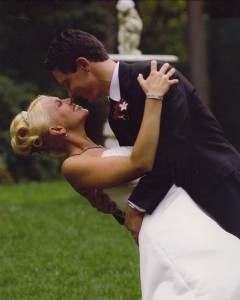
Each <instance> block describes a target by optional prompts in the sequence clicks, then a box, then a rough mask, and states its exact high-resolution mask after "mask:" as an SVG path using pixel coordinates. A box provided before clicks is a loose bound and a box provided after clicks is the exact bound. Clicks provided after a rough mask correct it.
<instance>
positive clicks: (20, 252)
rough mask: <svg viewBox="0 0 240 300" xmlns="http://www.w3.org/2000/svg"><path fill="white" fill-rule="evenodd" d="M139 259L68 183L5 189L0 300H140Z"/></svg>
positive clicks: (0, 204) (0, 218)
mask: <svg viewBox="0 0 240 300" xmlns="http://www.w3.org/2000/svg"><path fill="white" fill-rule="evenodd" d="M138 259H139V254H138V249H137V247H136V245H135V244H134V242H133V240H132V238H131V237H130V234H129V233H128V232H127V230H126V229H125V228H124V227H123V226H121V225H119V224H118V223H117V221H115V219H114V218H113V217H112V216H109V215H104V214H102V213H99V212H97V211H96V210H95V209H93V208H92V207H91V206H90V205H89V204H88V203H87V201H86V200H85V199H84V198H81V197H80V196H79V195H78V194H77V193H76V192H75V191H74V190H72V188H71V187H70V186H69V185H68V184H67V183H66V182H64V181H58V182H50V183H32V182H27V183H20V184H6V185H0V300H30V299H31V300H55V299H56V300H58V299H59V300H60V299H64V300H81V299H84V300H88V299H89V300H90V299H91V300H110V299H111V300H112V299H113V300H120V299H121V300H135V299H136V300H139V299H140V298H141V295H140V283H139V280H140V279H139V262H138Z"/></svg>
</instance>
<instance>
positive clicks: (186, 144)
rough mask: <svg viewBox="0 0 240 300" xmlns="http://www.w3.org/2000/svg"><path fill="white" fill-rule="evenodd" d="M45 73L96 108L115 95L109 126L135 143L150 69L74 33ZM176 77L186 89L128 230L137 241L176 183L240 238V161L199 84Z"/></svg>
mask: <svg viewBox="0 0 240 300" xmlns="http://www.w3.org/2000/svg"><path fill="white" fill-rule="evenodd" d="M162 64H163V63H162V62H158V67H159V68H160V67H161V66H162ZM45 67H46V69H47V70H48V71H50V72H52V74H53V76H54V77H55V78H56V79H57V81H58V82H59V83H60V84H61V85H62V86H64V87H65V88H66V90H67V91H68V94H69V96H70V97H74V96H82V97H84V98H87V99H88V101H89V102H92V103H94V102H96V101H97V99H98V97H99V96H100V95H101V94H104V95H106V96H109V97H110V113H109V124H110V126H111V128H112V130H113V132H114V134H115V136H116V138H117V140H118V142H119V144H120V145H121V146H126V145H127V146H130V145H133V144H134V142H135V139H136V136H137V133H138V130H139V127H140V124H141V120H142V116H143V109H144V102H145V95H144V93H143V92H142V90H141V88H140V86H139V84H138V82H137V77H138V74H139V73H142V74H143V76H144V77H145V78H146V77H147V76H148V74H149V71H150V63H149V62H141V63H134V64H126V63H124V62H120V63H116V62H114V61H113V60H111V59H109V56H108V54H107V52H106V50H105V48H104V46H103V44H102V43H101V42H100V41H99V40H98V39H96V38H95V37H94V36H92V35H90V34H89V33H87V32H83V31H81V30H77V29H69V30H65V31H63V32H62V33H61V34H59V35H57V36H56V37H55V38H54V40H53V41H52V43H51V45H50V47H49V51H48V54H47V56H46V60H45ZM173 78H178V79H179V84H177V85H174V86H173V87H171V89H170V90H169V92H168V93H167V94H166V95H165V97H164V99H163V111H162V119H161V132H160V140H159V147H158V152H157V155H156V160H155V164H154V167H153V170H152V172H150V173H148V174H147V175H146V176H144V177H142V178H141V180H140V181H139V183H138V185H137V186H136V188H135V190H134V191H133V193H132V195H131V196H130V198H129V205H128V208H127V210H126V214H125V225H126V226H127V228H128V229H129V230H130V231H131V232H132V234H133V235H134V236H135V239H136V240H137V238H138V233H139V231H140V228H141V222H142V219H143V216H144V214H145V213H148V214H151V213H152V212H153V211H154V210H155V208H156V207H157V206H158V204H159V203H160V202H161V200H162V199H163V198H164V196H165V195H166V194H167V192H168V190H169V189H170V187H171V186H172V185H173V184H174V183H175V184H176V185H178V186H181V187H183V188H184V189H185V190H186V191H187V192H188V194H189V195H190V196H191V197H192V198H193V199H194V200H195V201H196V202H197V203H198V205H199V206H200V207H202V208H203V209H204V210H205V211H206V212H207V213H208V214H209V215H210V216H211V217H212V218H214V219H215V220H216V221H217V222H218V223H219V224H220V225H221V226H222V227H223V228H224V229H225V230H226V231H228V232H230V233H232V234H234V235H236V236H238V237H240V218H239V216H240V155H239V153H238V152H237V151H236V149H234V147H233V146H232V145H231V144H230V143H229V141H228V140H227V139H226V137H225V135H224V132H223V130H222V128H221V126H220V125H219V124H218V122H217V121H216V119H215V118H214V116H213V115H212V114H211V112H210V111H209V110H208V108H207V107H206V106H205V105H204V103H203V101H202V100H201V99H200V98H199V96H198V95H197V92H196V90H195V88H194V87H193V86H192V85H191V83H190V82H189V81H188V80H187V79H186V78H185V77H184V76H183V75H182V74H181V73H180V72H176V73H175V75H174V76H173ZM153 130H154V128H153ZM149 134H151V132H149ZM149 147H151V145H149ZM100 196H101V195H100ZM88 198H89V200H91V201H92V200H93V199H91V196H89V197H88Z"/></svg>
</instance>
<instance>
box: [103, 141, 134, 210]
mask: <svg viewBox="0 0 240 300" xmlns="http://www.w3.org/2000/svg"><path fill="white" fill-rule="evenodd" d="M132 148H133V147H130V146H127V147H114V148H110V149H107V150H105V151H104V152H103V153H102V157H109V156H125V157H129V156H130V155H131V152H132ZM138 181H139V179H135V180H132V181H129V182H127V183H124V184H121V185H118V186H116V187H113V188H108V189H104V192H105V193H106V194H108V195H109V197H110V199H111V200H112V201H114V202H115V203H116V204H117V207H118V209H120V210H121V211H123V212H124V211H125V208H126V205H127V201H128V198H129V196H130V194H131V193H132V191H133V189H134V187H135V186H136V184H137V183H138Z"/></svg>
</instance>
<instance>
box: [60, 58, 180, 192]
mask: <svg viewBox="0 0 240 300" xmlns="http://www.w3.org/2000/svg"><path fill="white" fill-rule="evenodd" d="M168 68H169V64H164V65H163V66H162V68H161V69H160V71H157V62H156V61H152V62H151V72H150V75H149V77H148V78H147V79H146V80H144V79H143V77H142V75H139V77H138V81H139V84H140V85H141V87H142V89H143V91H144V92H145V94H155V95H159V96H164V95H165V93H166V92H167V91H168V90H169V88H170V86H171V85H173V84H176V83H177V82H178V81H177V80H176V79H173V80H171V79H169V78H170V77H171V76H172V75H173V74H174V72H175V70H174V69H171V70H170V71H168V72H167V69H168ZM166 72H167V73H166ZM161 111H162V101H161V100H155V99H151V98H147V99H146V103H145V109H144V116H143V120H142V124H141V127H140V130H139V134H138V137H137V140H136V142H135V144H134V147H133V151H132V155H131V156H130V157H104V158H103V157H101V156H96V155H94V156H93V155H91V153H87V152H86V153H85V154H84V155H83V156H74V157H71V158H69V159H66V160H65V162H64V163H63V166H62V171H63V174H64V176H65V177H66V179H67V180H68V181H69V182H70V183H71V184H72V185H73V187H74V188H75V189H83V188H84V189H93V188H94V189H101V188H108V187H113V186H116V185H118V184H121V183H124V182H127V181H129V180H131V179H133V178H136V177H139V176H141V175H142V174H144V173H146V172H148V171H150V170H151V168H152V166H153V163H154V159H155V154H156V150H157V146H158V140H159V134H160V118H161Z"/></svg>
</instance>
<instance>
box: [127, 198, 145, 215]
mask: <svg viewBox="0 0 240 300" xmlns="http://www.w3.org/2000/svg"><path fill="white" fill-rule="evenodd" d="M128 205H129V206H130V207H131V208H133V209H136V210H138V211H140V212H143V213H144V212H146V210H145V209H143V208H141V207H139V206H137V205H136V204H134V203H132V202H131V201H128Z"/></svg>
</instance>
